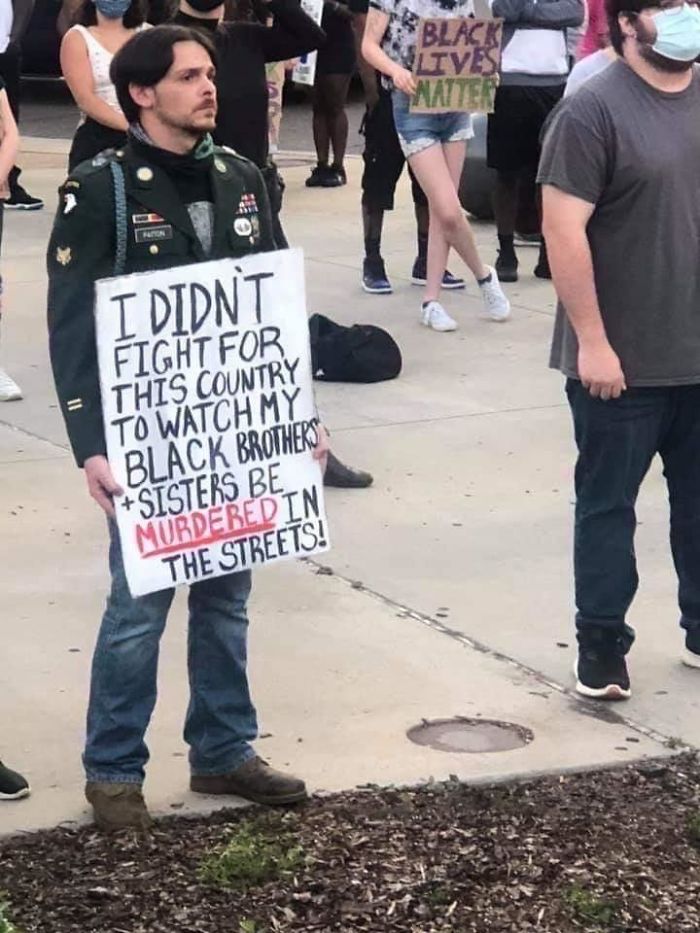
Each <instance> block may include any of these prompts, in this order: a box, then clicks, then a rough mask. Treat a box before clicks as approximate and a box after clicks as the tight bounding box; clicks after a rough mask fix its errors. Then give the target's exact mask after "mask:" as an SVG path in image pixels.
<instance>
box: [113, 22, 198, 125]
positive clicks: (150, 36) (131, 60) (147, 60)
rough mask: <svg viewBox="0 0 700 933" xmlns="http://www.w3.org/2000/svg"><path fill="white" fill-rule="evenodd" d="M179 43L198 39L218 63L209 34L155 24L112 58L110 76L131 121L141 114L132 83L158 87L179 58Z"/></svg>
mask: <svg viewBox="0 0 700 933" xmlns="http://www.w3.org/2000/svg"><path fill="white" fill-rule="evenodd" d="M178 42H196V43H197V44H198V45H201V46H202V48H203V49H205V50H206V51H207V53H208V54H209V57H210V58H211V60H212V62H213V63H214V64H215V65H216V52H215V50H214V46H213V44H212V41H211V39H210V38H209V37H208V36H207V35H205V34H204V33H203V32H200V31H199V30H198V29H190V28H189V27H187V26H171V25H168V26H154V27H153V29H144V30H143V31H142V32H137V33H136V35H135V36H132V37H131V39H129V41H128V42H126V43H125V44H124V45H123V46H122V47H121V48H120V49H119V51H118V52H117V54H116V55H115V56H114V58H113V59H112V65H111V67H110V69H109V76H110V78H111V79H112V84H113V85H114V87H115V90H116V92H117V100H118V101H119V106H120V107H121V108H122V111H123V113H124V116H125V117H126V119H127V122H129V123H135V122H136V121H137V120H138V118H139V113H140V107H139V106H138V104H137V103H136V102H135V101H134V99H133V97H132V96H131V92H130V91H129V85H130V84H136V85H138V86H139V87H154V86H155V85H156V84H158V82H159V81H162V80H163V78H164V77H165V76H166V74H167V73H168V71H170V68H171V67H172V64H173V61H174V60H175V53H174V51H173V49H174V47H175V46H176V45H177V44H178Z"/></svg>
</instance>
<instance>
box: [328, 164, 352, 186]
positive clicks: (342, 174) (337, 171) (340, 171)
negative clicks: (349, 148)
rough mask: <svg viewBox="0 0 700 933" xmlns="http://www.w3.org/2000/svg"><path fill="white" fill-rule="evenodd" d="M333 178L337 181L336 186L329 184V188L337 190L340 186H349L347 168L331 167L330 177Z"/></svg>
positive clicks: (340, 166)
mask: <svg viewBox="0 0 700 933" xmlns="http://www.w3.org/2000/svg"><path fill="white" fill-rule="evenodd" d="M331 175H332V176H333V177H334V179H335V182H334V184H327V187H328V188H337V187H338V185H339V184H340V185H347V183H348V176H347V172H346V171H345V167H344V166H342V165H331V167H330V170H329V177H330V176H331Z"/></svg>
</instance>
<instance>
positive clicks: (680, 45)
mask: <svg viewBox="0 0 700 933" xmlns="http://www.w3.org/2000/svg"><path fill="white" fill-rule="evenodd" d="M607 12H608V25H609V29H610V39H611V42H612V45H613V48H614V49H615V51H616V53H617V54H618V56H619V58H618V60H616V61H614V62H612V64H610V65H609V66H608V67H607V68H606V70H605V71H604V72H602V73H601V74H599V75H596V76H595V77H594V78H591V79H590V80H589V81H587V82H586V84H584V85H583V87H580V88H579V89H578V90H577V91H576V93H575V94H572V95H571V96H570V97H568V98H567V99H566V100H565V101H564V103H563V104H562V105H561V107H560V109H559V111H558V112H557V113H556V114H555V116H554V119H553V120H552V122H551V125H550V127H549V129H548V132H547V134H546V137H545V141H544V147H543V152H542V158H541V161H540V167H539V176H538V180H539V182H540V183H541V184H542V186H543V203H544V235H545V238H546V241H547V248H548V250H549V258H550V264H551V269H552V275H553V279H554V285H555V288H556V291H557V295H558V297H559V307H558V310H557V318H556V323H555V327H554V339H553V344H552V353H551V365H552V367H553V368H555V369H559V370H561V372H562V373H563V374H564V375H565V376H566V377H567V383H566V394H567V397H568V401H569V405H570V408H571V412H572V416H573V422H574V433H575V437H576V443H577V446H578V462H577V465H576V515H575V532H574V577H575V589H576V608H577V614H576V628H577V638H578V657H577V660H576V689H577V690H578V692H579V693H581V694H583V695H584V696H588V697H594V698H599V699H608V700H618V699H625V698H627V697H629V696H630V679H629V672H628V670H627V663H626V660H625V657H626V654H627V652H628V651H629V649H630V647H631V645H632V643H633V641H634V630H633V629H632V628H631V627H630V626H629V625H628V624H627V621H626V616H627V611H628V609H629V608H630V605H631V603H632V599H633V597H634V595H635V591H636V589H637V583H638V577H637V568H636V564H635V556H634V531H635V525H636V517H635V502H636V499H637V494H638V492H639V488H640V485H641V483H642V480H643V479H644V476H645V475H646V473H647V471H648V469H649V466H650V464H651V461H652V460H653V458H654V457H655V455H656V454H659V455H660V457H661V459H662V461H663V465H664V473H665V476H666V483H667V486H668V494H669V503H670V512H671V549H672V552H673V560H674V563H675V569H676V574H677V576H678V599H679V604H680V624H681V627H682V629H683V631H684V633H685V650H684V653H683V654H682V660H683V662H684V663H685V664H687V665H688V666H690V667H693V668H698V669H700V471H699V470H698V461H700V315H699V314H698V309H699V308H700V276H698V272H697V266H698V256H697V252H698V243H699V242H700V186H699V185H698V180H697V171H698V169H697V167H698V163H700V119H698V115H699V114H700V69H699V68H698V66H697V65H695V64H694V62H695V59H696V58H697V57H698V55H700V9H698V7H697V5H696V4H694V3H692V4H691V3H683V2H679V0H651V2H650V0H608V8H607ZM669 608H670V607H669Z"/></svg>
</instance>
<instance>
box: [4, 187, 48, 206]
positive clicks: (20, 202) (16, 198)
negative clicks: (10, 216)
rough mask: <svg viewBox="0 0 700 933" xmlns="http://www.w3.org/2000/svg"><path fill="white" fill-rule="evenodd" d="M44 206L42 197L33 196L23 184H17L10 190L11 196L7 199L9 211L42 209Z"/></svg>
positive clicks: (6, 204) (6, 203)
mask: <svg viewBox="0 0 700 933" xmlns="http://www.w3.org/2000/svg"><path fill="white" fill-rule="evenodd" d="M43 206H44V202H43V201H42V200H41V198H35V197H32V195H31V194H28V193H27V192H26V191H25V190H24V188H23V187H22V186H21V185H15V187H14V188H12V190H11V191H10V197H9V198H7V199H6V201H5V208H6V210H8V211H40V210H41V209H42V207H43Z"/></svg>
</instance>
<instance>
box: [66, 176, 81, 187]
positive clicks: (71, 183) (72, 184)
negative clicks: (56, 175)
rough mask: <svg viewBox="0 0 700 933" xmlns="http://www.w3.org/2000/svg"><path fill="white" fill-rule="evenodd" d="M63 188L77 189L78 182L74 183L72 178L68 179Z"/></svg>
mask: <svg viewBox="0 0 700 933" xmlns="http://www.w3.org/2000/svg"><path fill="white" fill-rule="evenodd" d="M63 187H64V188H79V187H80V182H79V181H76V180H75V179H74V178H69V179H68V181H67V182H66V183H65V185H64V186H63Z"/></svg>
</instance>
